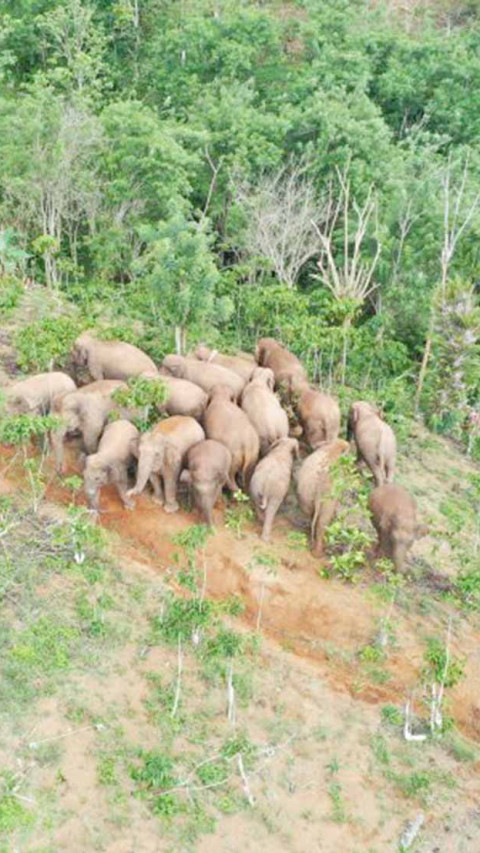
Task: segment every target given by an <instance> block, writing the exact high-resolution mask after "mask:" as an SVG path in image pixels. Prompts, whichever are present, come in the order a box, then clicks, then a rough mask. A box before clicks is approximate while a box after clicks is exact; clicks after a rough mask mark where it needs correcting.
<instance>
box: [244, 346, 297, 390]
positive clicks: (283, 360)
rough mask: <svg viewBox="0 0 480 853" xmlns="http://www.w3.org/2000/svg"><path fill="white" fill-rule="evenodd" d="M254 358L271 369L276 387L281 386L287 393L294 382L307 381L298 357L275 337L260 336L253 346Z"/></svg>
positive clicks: (292, 387) (262, 365) (260, 364)
mask: <svg viewBox="0 0 480 853" xmlns="http://www.w3.org/2000/svg"><path fill="white" fill-rule="evenodd" d="M255 359H256V361H257V363H258V364H259V366H260V367H269V368H270V369H271V370H273V373H274V375H275V385H276V387H277V388H280V387H283V388H284V389H285V390H286V391H287V394H289V395H290V394H291V393H292V391H293V390H294V385H295V384H296V383H299V382H307V381H308V377H307V372H306V370H305V368H304V366H303V364H302V362H301V361H300V359H298V358H297V356H296V355H294V354H293V353H292V352H290V351H289V350H288V349H287V348H286V347H284V346H283V344H279V343H278V341H276V340H275V338H260V340H259V341H258V343H257V346H256V348H255Z"/></svg>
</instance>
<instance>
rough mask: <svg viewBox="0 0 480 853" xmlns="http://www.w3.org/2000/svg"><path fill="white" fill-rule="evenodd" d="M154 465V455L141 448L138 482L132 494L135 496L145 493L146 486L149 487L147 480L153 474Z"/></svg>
mask: <svg viewBox="0 0 480 853" xmlns="http://www.w3.org/2000/svg"><path fill="white" fill-rule="evenodd" d="M152 464H153V454H152V453H148V452H145V451H144V450H143V451H142V449H141V448H140V457H139V460H138V470H137V482H136V483H135V486H134V487H133V489H132V493H133V494H135V495H139V494H140V492H143V490H144V488H145V486H146V485H147V480H148V478H149V477H150V474H151V473H152Z"/></svg>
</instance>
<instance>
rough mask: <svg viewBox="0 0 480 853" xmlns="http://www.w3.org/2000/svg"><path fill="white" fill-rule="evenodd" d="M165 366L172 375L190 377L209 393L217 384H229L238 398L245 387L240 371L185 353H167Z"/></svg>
mask: <svg viewBox="0 0 480 853" xmlns="http://www.w3.org/2000/svg"><path fill="white" fill-rule="evenodd" d="M163 367H164V368H165V370H166V371H167V373H169V374H170V375H171V376H176V377H179V378H180V379H188V381H189V382H194V383H195V384H196V385H199V386H200V388H203V390H204V391H206V392H207V394H209V393H210V391H211V390H212V388H214V386H215V385H227V386H228V388H230V389H231V391H232V392H233V394H234V396H235V399H237V398H238V397H239V396H240V394H241V393H242V391H243V389H244V387H245V381H244V380H243V379H242V378H241V376H239V375H238V373H234V372H233V370H229V369H228V368H227V367H222V365H221V364H209V363H208V362H204V361H198V359H196V358H188V357H187V356H183V355H167V356H166V358H164V359H163Z"/></svg>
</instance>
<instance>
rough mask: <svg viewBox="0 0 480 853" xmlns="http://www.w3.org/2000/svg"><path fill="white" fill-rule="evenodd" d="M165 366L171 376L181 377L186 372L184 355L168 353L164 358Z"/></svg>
mask: <svg viewBox="0 0 480 853" xmlns="http://www.w3.org/2000/svg"><path fill="white" fill-rule="evenodd" d="M163 367H164V368H165V370H166V371H167V373H169V374H170V376H177V377H179V378H180V379H181V378H182V376H183V374H184V372H185V359H184V357H183V356H182V355H167V356H165V358H164V359H163Z"/></svg>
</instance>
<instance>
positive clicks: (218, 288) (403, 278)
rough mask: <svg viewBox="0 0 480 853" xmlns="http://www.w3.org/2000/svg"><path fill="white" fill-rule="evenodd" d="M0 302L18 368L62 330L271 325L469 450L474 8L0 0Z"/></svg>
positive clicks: (63, 345) (313, 370) (188, 338)
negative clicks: (27, 305)
mask: <svg viewBox="0 0 480 853" xmlns="http://www.w3.org/2000/svg"><path fill="white" fill-rule="evenodd" d="M6 7H8V11H4V12H3V13H2V16H1V18H0V43H1V50H0V272H1V290H0V309H1V310H2V312H3V313H4V315H5V316H7V315H8V311H9V310H11V309H12V308H13V307H14V306H15V305H16V304H17V302H18V300H19V299H20V296H21V294H22V291H23V289H24V288H25V287H28V286H29V284H30V283H31V282H35V283H38V284H40V285H42V286H44V287H45V289H46V290H48V291H49V292H53V293H56V294H58V295H59V296H60V297H61V298H62V299H63V300H65V304H67V305H69V306H71V311H70V310H69V312H67V314H65V316H64V317H63V318H62V317H60V318H59V317H57V318H55V319H53V318H51V317H49V316H47V317H45V318H44V319H42V321H41V322H37V323H34V324H33V323H32V324H27V325H25V326H24V327H23V328H22V329H21V330H20V331H19V332H18V334H17V340H16V347H17V351H18V352H19V359H20V361H19V366H20V367H21V369H23V370H24V371H32V370H42V369H47V368H49V367H51V366H53V365H55V366H57V367H62V363H63V362H62V360H64V359H65V358H66V356H67V354H68V352H69V351H70V349H71V344H72V342H73V340H74V339H75V337H76V336H77V335H78V333H79V332H80V331H81V330H82V329H84V328H87V327H90V328H96V329H97V330H98V329H99V330H101V331H102V334H103V336H104V337H108V336H110V337H117V338H121V339H123V340H126V341H131V342H133V341H134V342H135V343H136V344H138V345H139V346H141V347H142V348H144V349H145V350H146V351H147V352H148V353H149V354H150V355H152V357H154V358H155V359H160V358H162V357H163V356H164V355H165V354H166V353H167V352H171V351H172V350H173V349H176V350H177V351H178V352H182V351H185V350H188V349H190V348H191V347H192V346H193V345H194V344H195V343H196V342H198V341H200V340H203V341H205V342H206V343H208V344H209V345H213V346H218V347H220V346H221V347H222V349H224V350H225V351H235V350H238V349H251V348H252V345H253V343H254V341H255V340H256V338H257V337H258V336H259V335H263V336H269V335H273V336H275V337H277V338H278V339H280V340H281V341H282V342H283V343H284V344H286V345H287V346H288V347H290V348H291V349H292V350H293V351H294V352H295V353H296V354H297V355H298V356H299V357H300V358H301V359H302V360H303V361H304V363H305V364H306V365H307V366H308V369H309V372H310V375H311V378H312V379H313V380H314V381H318V382H320V383H321V384H322V385H323V386H325V387H327V388H334V389H335V390H337V392H339V393H340V394H341V395H342V394H343V395H344V397H345V395H347V397H348V395H349V394H350V393H351V394H352V395H356V396H358V392H360V391H361V393H362V396H367V397H369V398H371V399H374V400H377V401H379V402H380V403H381V405H382V406H383V408H384V410H385V411H386V412H387V413H388V416H389V418H390V419H391V420H392V421H393V422H394V423H396V424H397V426H400V425H401V422H402V419H406V418H409V417H410V416H412V415H413V414H421V415H422V416H423V417H424V419H425V422H426V423H427V425H428V426H429V427H431V428H432V429H435V430H437V431H439V432H444V433H447V434H449V435H451V436H453V437H455V438H457V439H458V440H460V441H461V442H462V443H463V444H464V446H465V448H466V449H467V450H468V452H470V453H472V454H473V455H474V456H476V457H478V456H480V415H479V402H480V400H479V395H480V389H479V373H480V370H479V368H480V361H479V359H478V340H479V335H480V307H479V302H478V280H479V271H480V251H479V239H478V238H479V233H480V146H479V128H480V51H479V47H480V14H479V7H478V5H477V3H476V2H475V0H463V2H460V3H453V2H452V3H449V2H443V3H440V4H435V5H432V7H430V8H429V6H428V4H426V5H425V4H423V5H415V3H412V4H411V6H410V7H402V9H401V10H398V9H397V7H396V6H395V5H394V4H391V5H384V4H383V3H381V2H380V3H375V4H373V3H368V2H363V1H362V0H348V1H347V0H292V2H277V0H264V2H260V0H258V2H254V0H236V1H235V2H233V0H195V2H191V0H92V2H85V1H84V0H11V2H10V3H8V4H5V6H4V9H5V8H6Z"/></svg>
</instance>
